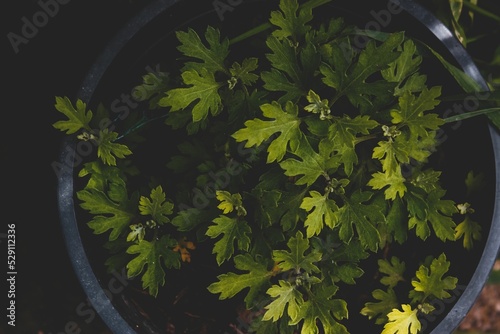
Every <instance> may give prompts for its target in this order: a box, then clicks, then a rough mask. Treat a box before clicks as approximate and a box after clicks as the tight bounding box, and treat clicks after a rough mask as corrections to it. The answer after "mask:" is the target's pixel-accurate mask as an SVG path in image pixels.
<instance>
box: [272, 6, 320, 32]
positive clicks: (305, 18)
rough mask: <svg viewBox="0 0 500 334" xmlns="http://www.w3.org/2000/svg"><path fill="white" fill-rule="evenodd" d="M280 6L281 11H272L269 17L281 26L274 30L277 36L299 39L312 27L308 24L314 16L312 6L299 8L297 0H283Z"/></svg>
mask: <svg viewBox="0 0 500 334" xmlns="http://www.w3.org/2000/svg"><path fill="white" fill-rule="evenodd" d="M279 8H280V10H281V11H272V12H271V17H270V19H269V21H270V22H271V23H272V24H274V25H275V26H277V27H278V28H279V29H276V30H274V31H273V32H272V35H273V36H275V37H276V38H278V39H284V38H291V39H292V40H294V41H297V40H299V38H301V37H302V36H304V35H305V34H306V32H308V31H309V30H310V29H311V26H310V25H308V24H307V23H308V22H309V21H311V20H312V18H313V15H312V10H311V8H310V7H302V8H300V9H299V4H298V2H297V0H281V1H280V4H279Z"/></svg>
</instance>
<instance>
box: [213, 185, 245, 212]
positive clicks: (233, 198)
mask: <svg viewBox="0 0 500 334" xmlns="http://www.w3.org/2000/svg"><path fill="white" fill-rule="evenodd" d="M215 197H216V198H217V199H218V200H219V202H220V203H219V205H217V208H219V209H220V210H222V212H223V213H224V214H228V213H230V212H233V210H236V211H237V212H238V216H245V215H246V214H247V212H246V210H245V208H244V207H243V202H242V199H241V195H240V194H239V193H238V194H231V193H230V192H228V191H224V190H217V191H216V192H215Z"/></svg>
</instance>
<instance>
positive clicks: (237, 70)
mask: <svg viewBox="0 0 500 334" xmlns="http://www.w3.org/2000/svg"><path fill="white" fill-rule="evenodd" d="M258 61H259V59H258V58H245V59H243V63H241V64H239V63H238V62H234V63H233V66H232V67H231V68H230V69H229V72H230V73H231V75H232V76H233V77H234V78H236V79H237V80H240V81H241V82H242V83H243V84H244V85H245V86H251V85H252V84H254V83H255V82H256V81H257V80H258V79H259V76H258V75H257V74H255V73H251V72H252V71H255V70H256V69H257V68H258Z"/></svg>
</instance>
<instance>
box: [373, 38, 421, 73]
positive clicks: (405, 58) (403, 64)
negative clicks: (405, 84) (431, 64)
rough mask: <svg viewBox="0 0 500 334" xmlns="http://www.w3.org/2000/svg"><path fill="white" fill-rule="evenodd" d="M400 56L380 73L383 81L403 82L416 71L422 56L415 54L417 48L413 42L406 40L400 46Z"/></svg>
mask: <svg viewBox="0 0 500 334" xmlns="http://www.w3.org/2000/svg"><path fill="white" fill-rule="evenodd" d="M400 51H401V55H400V56H399V57H398V58H397V59H396V60H395V61H393V62H392V63H390V64H389V66H388V67H387V68H386V69H384V70H382V71H381V74H382V76H383V77H384V79H386V80H388V81H391V82H397V83H401V82H402V81H403V80H405V79H406V78H408V77H409V76H411V75H412V74H414V73H415V72H416V71H418V69H419V66H420V64H421V63H422V56H421V55H419V53H418V52H417V46H416V45H415V43H414V42H413V40H411V39H408V40H406V41H405V42H404V43H403V44H402V46H400Z"/></svg>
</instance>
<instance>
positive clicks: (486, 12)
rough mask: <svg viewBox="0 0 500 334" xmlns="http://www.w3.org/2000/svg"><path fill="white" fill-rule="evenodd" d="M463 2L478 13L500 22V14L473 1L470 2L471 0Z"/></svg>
mask: <svg viewBox="0 0 500 334" xmlns="http://www.w3.org/2000/svg"><path fill="white" fill-rule="evenodd" d="M463 4H464V6H466V7H467V8H469V9H470V10H472V11H474V12H476V13H478V14H481V15H483V16H486V17H489V18H490V19H493V20H495V21H498V22H500V16H498V15H495V14H493V13H492V12H490V11H489V10H486V9H484V8H481V7H479V6H478V5H475V4H473V3H472V2H469V1H464V2H463Z"/></svg>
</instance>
